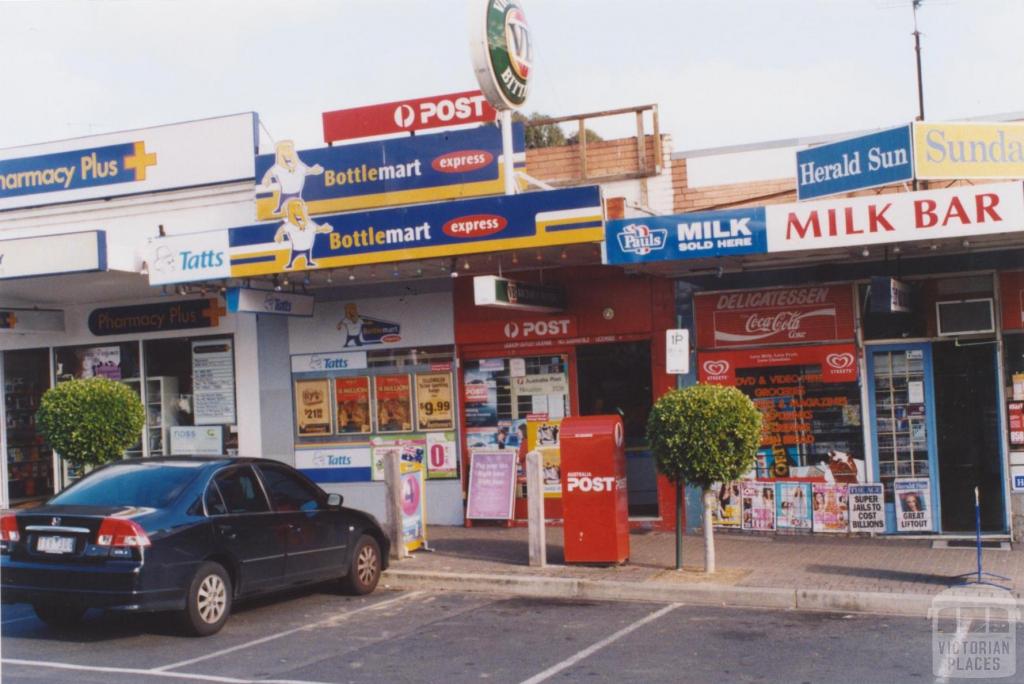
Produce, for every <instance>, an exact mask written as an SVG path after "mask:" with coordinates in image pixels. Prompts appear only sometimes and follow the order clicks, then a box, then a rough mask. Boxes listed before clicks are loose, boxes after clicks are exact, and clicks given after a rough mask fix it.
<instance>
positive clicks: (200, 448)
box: [167, 425, 224, 456]
mask: <svg viewBox="0 0 1024 684" xmlns="http://www.w3.org/2000/svg"><path fill="white" fill-rule="evenodd" d="M167 429H168V430H169V432H170V439H171V455H172V456H220V455H221V454H223V453H224V426H223V425H207V426H205V427H201V426H200V427H197V426H192V425H172V426H170V427H169V428H167Z"/></svg>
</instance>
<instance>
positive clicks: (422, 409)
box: [416, 373, 455, 430]
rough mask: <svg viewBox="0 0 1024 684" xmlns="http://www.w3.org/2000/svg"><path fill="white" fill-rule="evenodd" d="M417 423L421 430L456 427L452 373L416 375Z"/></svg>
mask: <svg viewBox="0 0 1024 684" xmlns="http://www.w3.org/2000/svg"><path fill="white" fill-rule="evenodd" d="M416 423H417V425H418V426H419V429H420V430H450V429H452V428H453V427H454V425H455V414H454V412H453V411H452V376H451V374H450V373H418V374H417V375H416Z"/></svg>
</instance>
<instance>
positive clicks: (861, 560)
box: [381, 526, 1024, 617]
mask: <svg viewBox="0 0 1024 684" xmlns="http://www.w3.org/2000/svg"><path fill="white" fill-rule="evenodd" d="M427 540H428V544H429V545H430V547H431V548H432V549H434V551H433V552H428V551H416V552H414V553H413V555H412V557H411V558H410V559H408V560H403V561H395V562H393V563H392V565H391V568H390V569H389V570H388V571H387V572H386V573H385V575H384V577H383V579H382V580H381V582H382V584H383V585H385V586H387V587H389V588H393V589H428V590H435V591H436V590H450V591H472V592H486V593H495V594H509V595H517V596H535V597H543V598H572V599H582V600H587V599H592V600H625V601H654V602H670V603H675V602H679V603H690V604H704V605H725V606H746V607H758V608H778V609H802V610H830V611H844V612H865V613H880V614H895V615H911V616H922V617H923V616H927V615H928V611H929V609H930V608H931V606H932V601H933V599H934V598H935V597H936V595H938V594H939V593H940V592H943V591H944V590H946V589H948V588H950V586H952V585H954V584H955V577H956V576H957V575H960V574H962V573H969V572H974V570H975V568H976V552H975V550H974V548H973V547H971V548H932V542H931V541H928V540H909V539H906V538H903V539H889V538H848V537H828V536H824V535H801V536H795V535H772V536H759V535H750V534H743V533H739V532H732V531H723V532H721V533H716V535H715V547H716V556H717V560H718V572H716V573H715V574H714V575H710V576H708V575H705V574H704V573H703V567H704V541H703V538H702V537H699V536H691V535H687V536H686V537H685V538H684V540H683V566H684V569H683V570H682V571H681V572H680V571H676V570H675V535H674V533H672V532H655V531H646V530H644V531H639V530H638V531H634V532H633V533H632V534H631V535H630V559H629V561H628V562H627V563H625V564H624V565H620V566H580V565H566V564H565V563H564V560H563V552H562V549H563V547H562V528H561V527H549V528H547V551H548V556H547V558H548V565H547V567H544V568H538V567H530V566H529V564H528V561H529V558H528V546H527V530H526V528H523V527H513V528H506V527H480V526H475V527H471V528H464V527H444V526H431V527H428V530H427ZM983 565H984V569H985V571H986V572H991V573H996V574H998V575H1003V576H1005V577H1007V578H1009V579H1008V580H1006V581H1002V580H1000V581H999V583H1000V584H1001V585H1002V586H1004V587H1006V588H1008V589H1009V590H1010V592H1011V593H1012V595H1013V597H1015V599H1014V602H1015V603H1016V605H1017V607H1018V608H1020V609H1021V613H1022V614H1024V601H1021V592H1022V590H1024V551H1021V550H1019V549H1017V548H1014V549H1012V550H998V549H985V550H984V552H983ZM982 590H983V591H987V589H984V588H983V589H982ZM988 593H989V594H992V593H996V594H999V595H1000V596H1003V597H1005V596H1007V595H1006V594H1001V593H1000V592H998V591H995V592H988Z"/></svg>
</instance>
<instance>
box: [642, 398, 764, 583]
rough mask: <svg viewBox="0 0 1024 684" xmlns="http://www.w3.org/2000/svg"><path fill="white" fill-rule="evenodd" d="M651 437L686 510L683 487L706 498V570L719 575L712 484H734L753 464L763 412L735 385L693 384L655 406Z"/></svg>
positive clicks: (649, 426)
mask: <svg viewBox="0 0 1024 684" xmlns="http://www.w3.org/2000/svg"><path fill="white" fill-rule="evenodd" d="M647 439H648V442H649V443H650V445H651V450H652V451H653V452H654V457H655V460H656V462H657V464H658V470H659V471H660V472H661V473H662V474H663V475H665V476H666V477H667V478H668V479H669V480H671V481H673V482H674V483H675V485H676V506H677V509H681V508H682V498H683V497H682V493H683V483H684V482H689V483H690V484H693V485H696V486H698V487H700V489H701V491H702V492H703V500H704V571H705V572H708V573H711V572H714V571H715V538H714V528H713V527H712V524H711V511H712V509H713V507H714V505H715V498H714V493H713V492H712V490H711V485H712V483H714V482H732V481H733V480H735V479H737V478H739V477H740V476H742V475H743V474H744V473H746V472H747V471H749V470H750V468H751V467H752V466H753V465H754V456H755V455H756V454H757V448H758V445H759V444H760V442H761V413H760V412H759V411H758V410H757V407H756V406H754V403H753V402H752V401H750V399H748V398H747V396H746V395H744V394H743V393H742V392H740V391H739V390H738V389H736V388H735V387H722V386H719V385H693V386H692V387H687V388H686V389H681V390H672V391H670V392H668V393H666V394H665V395H663V396H662V397H661V398H660V399H658V401H657V402H656V403H655V404H654V407H653V408H652V409H651V414H650V416H649V417H648V420H647ZM682 535H683V531H682V511H681V510H677V511H676V569H677V570H680V569H682V542H683V539H682Z"/></svg>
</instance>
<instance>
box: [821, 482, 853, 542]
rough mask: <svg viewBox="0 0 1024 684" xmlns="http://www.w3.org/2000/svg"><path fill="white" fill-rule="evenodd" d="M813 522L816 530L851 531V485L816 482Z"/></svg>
mask: <svg viewBox="0 0 1024 684" xmlns="http://www.w3.org/2000/svg"><path fill="white" fill-rule="evenodd" d="M811 508H812V509H813V518H814V520H813V522H814V531H815V532H849V531H850V513H849V511H850V506H849V485H846V484H827V483H821V484H819V483H815V484H814V503H813V505H812V507H811Z"/></svg>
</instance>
